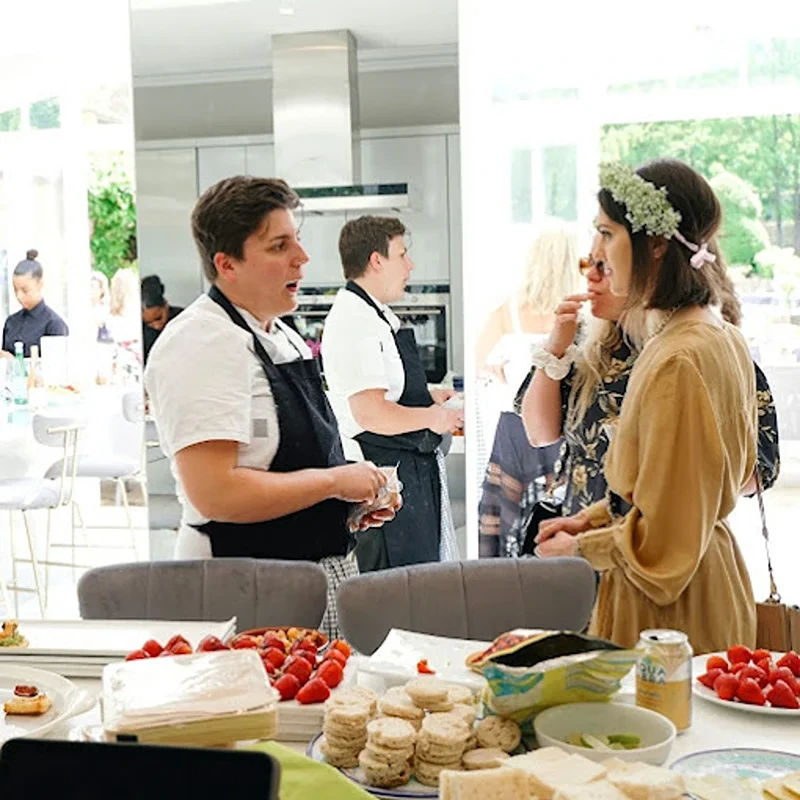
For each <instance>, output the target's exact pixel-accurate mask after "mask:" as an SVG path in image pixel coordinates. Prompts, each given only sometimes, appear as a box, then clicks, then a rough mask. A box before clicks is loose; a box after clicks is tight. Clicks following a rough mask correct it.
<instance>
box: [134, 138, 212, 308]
mask: <svg viewBox="0 0 800 800" xmlns="http://www.w3.org/2000/svg"><path fill="white" fill-rule="evenodd" d="M196 200H197V160H196V151H195V149H194V148H193V147H192V148H176V149H167V150H139V151H138V152H137V154H136V210H137V243H138V250H139V271H140V273H141V275H142V276H143V277H144V276H145V275H152V274H156V275H158V276H159V277H160V278H161V280H162V282H163V283H164V286H165V287H166V296H167V298H168V299H169V301H170V303H172V304H173V305H176V306H187V305H189V303H191V302H192V301H193V300H194V299H195V298H196V297H197V296H198V295H199V294H200V293H201V292H202V291H203V277H202V269H201V267H200V259H199V257H198V255H197V249H196V248H195V246H194V240H193V239H192V233H191V228H190V222H189V219H190V217H191V214H192V209H193V208H194V204H195V202H196Z"/></svg>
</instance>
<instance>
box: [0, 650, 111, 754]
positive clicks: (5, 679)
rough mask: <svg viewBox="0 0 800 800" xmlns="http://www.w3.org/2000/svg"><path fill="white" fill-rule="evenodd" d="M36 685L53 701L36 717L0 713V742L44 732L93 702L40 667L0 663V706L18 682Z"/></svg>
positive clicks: (92, 696)
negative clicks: (48, 707) (47, 708)
mask: <svg viewBox="0 0 800 800" xmlns="http://www.w3.org/2000/svg"><path fill="white" fill-rule="evenodd" d="M20 684H22V685H25V686H36V687H37V688H38V689H39V691H40V692H45V693H46V694H47V695H48V697H49V698H50V699H51V700H52V701H53V704H52V706H51V707H50V709H49V710H48V711H46V712H45V713H44V714H42V715H41V716H38V717H33V716H18V715H13V714H2V715H0V743H2V742H5V741H7V740H8V739H18V738H24V737H28V736H36V737H40V736H44V734H46V733H47V732H48V731H50V730H52V729H53V728H57V727H58V726H60V725H62V724H63V723H65V722H66V721H67V720H68V719H70V718H71V717H75V716H77V715H78V714H83V713H84V712H85V711H88V710H89V709H90V708H92V707H93V706H94V704H95V702H96V700H95V696H94V695H93V694H90V693H88V692H82V691H81V690H80V689H78V687H77V686H76V685H75V684H74V683H72V681H68V680H67V679H66V678H62V677H61V676H60V675H56V674H55V673H53V672H46V671H45V670H43V669H35V668H33V667H26V666H11V665H0V708H2V704H3V703H5V702H6V700H8V699H9V698H11V697H12V695H13V694H14V687H15V686H18V685H20Z"/></svg>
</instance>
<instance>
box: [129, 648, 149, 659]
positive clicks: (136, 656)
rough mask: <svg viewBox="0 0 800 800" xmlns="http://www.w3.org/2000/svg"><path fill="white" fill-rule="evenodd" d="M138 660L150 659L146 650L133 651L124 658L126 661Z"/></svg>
mask: <svg viewBox="0 0 800 800" xmlns="http://www.w3.org/2000/svg"><path fill="white" fill-rule="evenodd" d="M140 658H150V654H149V653H148V652H147V650H134V651H133V652H132V653H128V655H126V656H125V660H126V661H138V660H139V659H140Z"/></svg>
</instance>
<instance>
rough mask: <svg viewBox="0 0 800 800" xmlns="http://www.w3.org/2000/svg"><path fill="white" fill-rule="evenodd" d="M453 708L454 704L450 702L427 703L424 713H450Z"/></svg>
mask: <svg viewBox="0 0 800 800" xmlns="http://www.w3.org/2000/svg"><path fill="white" fill-rule="evenodd" d="M454 707H455V703H453V702H452V701H451V700H445V701H444V703H428V705H426V706H425V710H426V711H430V712H431V713H432V714H443V713H445V712H447V711H452V710H453V708H454Z"/></svg>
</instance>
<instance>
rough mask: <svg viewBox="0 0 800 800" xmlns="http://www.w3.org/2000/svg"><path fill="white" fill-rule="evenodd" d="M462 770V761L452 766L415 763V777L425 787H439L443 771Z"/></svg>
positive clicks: (417, 761) (416, 760)
mask: <svg viewBox="0 0 800 800" xmlns="http://www.w3.org/2000/svg"><path fill="white" fill-rule="evenodd" d="M445 769H449V770H460V769H461V761H460V760H459V761H454V762H452V763H450V764H430V763H429V762H427V761H424V760H420V759H415V761H414V775H415V776H416V778H417V780H418V781H419V782H420V783H423V784H425V786H438V785H439V775H440V774H441V772H442V770H445Z"/></svg>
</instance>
